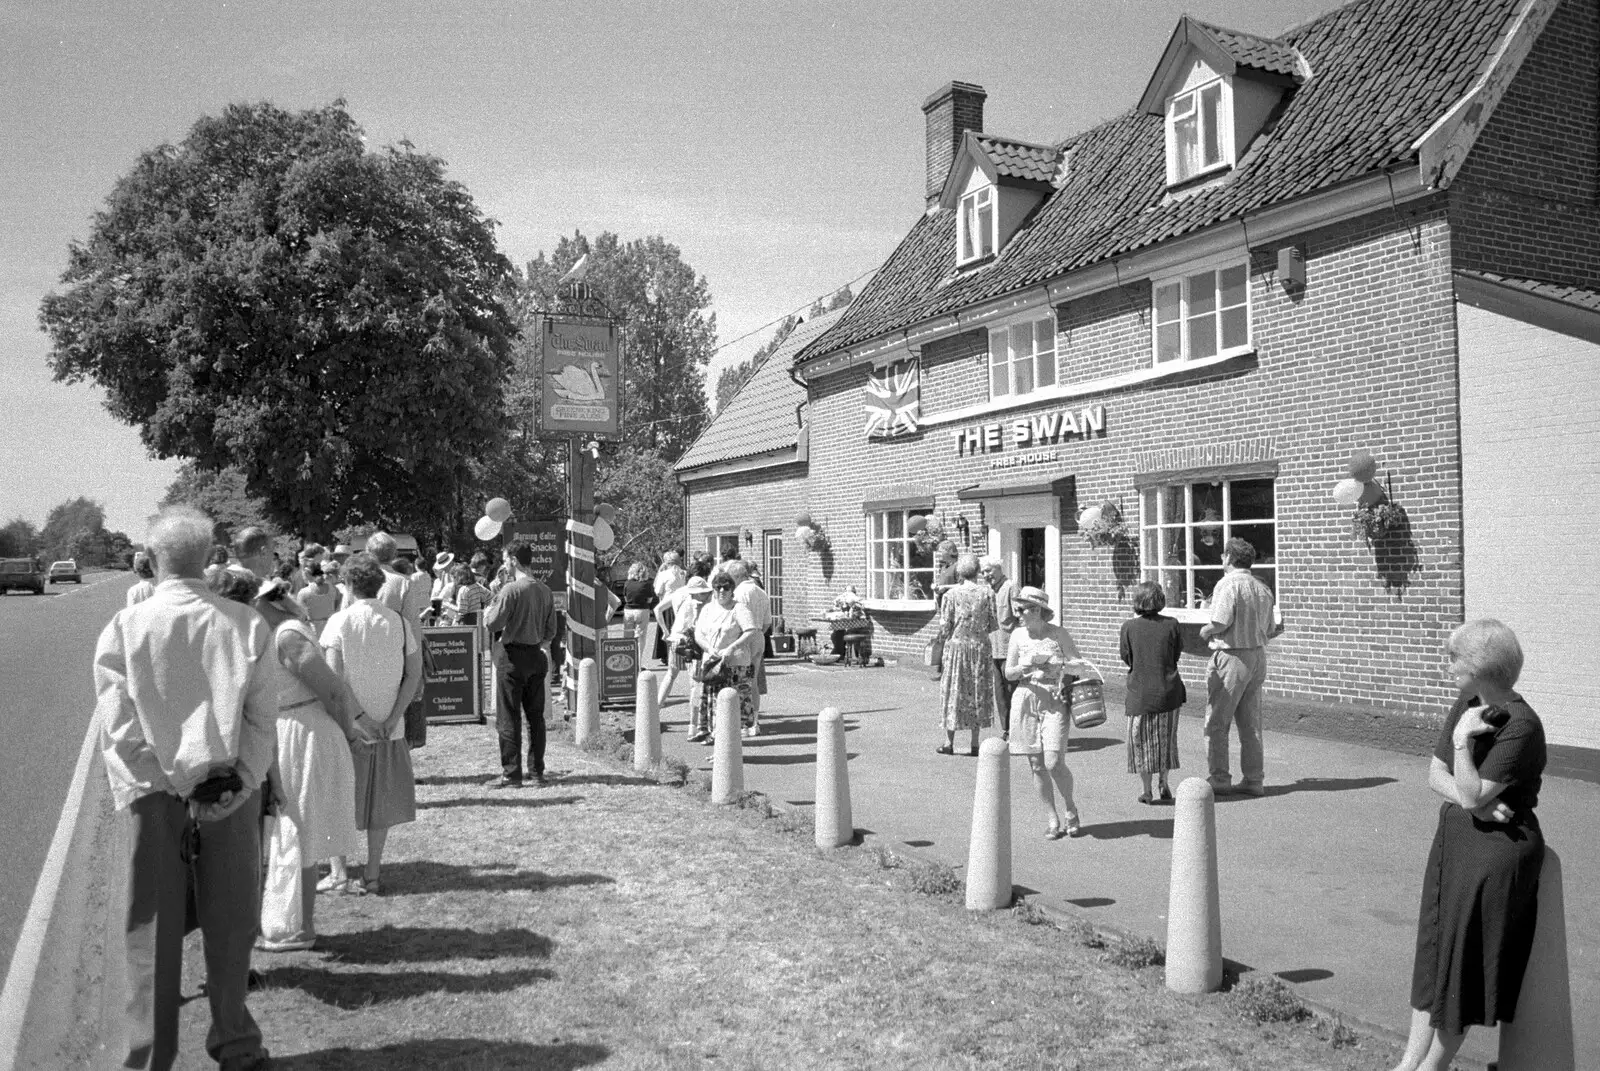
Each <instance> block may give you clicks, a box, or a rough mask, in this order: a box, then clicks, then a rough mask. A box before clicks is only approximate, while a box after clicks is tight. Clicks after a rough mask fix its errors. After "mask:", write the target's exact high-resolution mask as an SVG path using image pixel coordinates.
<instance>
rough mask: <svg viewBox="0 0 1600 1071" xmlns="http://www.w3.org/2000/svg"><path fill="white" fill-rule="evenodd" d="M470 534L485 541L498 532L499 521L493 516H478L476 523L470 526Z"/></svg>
mask: <svg viewBox="0 0 1600 1071" xmlns="http://www.w3.org/2000/svg"><path fill="white" fill-rule="evenodd" d="M472 534H473V535H475V536H477V537H478V538H479V539H481V540H483V541H484V542H485V543H487V542H489V540H491V539H493V538H494V537H495V536H497V535H499V534H500V522H499V521H497V520H495V519H494V518H493V517H479V518H478V523H477V524H475V525H473V526H472Z"/></svg>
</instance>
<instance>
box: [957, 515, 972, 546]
mask: <svg viewBox="0 0 1600 1071" xmlns="http://www.w3.org/2000/svg"><path fill="white" fill-rule="evenodd" d="M971 531H972V530H971V528H969V527H968V525H967V517H966V514H964V513H958V514H956V532H957V533H958V534H959V535H960V536H961V542H963V543H970V542H972V540H971V539H970V538H969V536H970V534H971Z"/></svg>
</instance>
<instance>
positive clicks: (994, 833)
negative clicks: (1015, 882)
mask: <svg viewBox="0 0 1600 1071" xmlns="http://www.w3.org/2000/svg"><path fill="white" fill-rule="evenodd" d="M1010 906H1011V755H1010V748H1009V747H1008V746H1007V744H1006V742H1005V741H1004V740H1002V739H1000V738H999V737H998V736H991V737H990V738H989V739H987V740H985V741H984V742H983V744H982V746H980V747H979V748H978V787H977V789H976V791H975V792H974V793H973V797H972V836H971V837H970V838H969V839H968V841H967V909H968V910H969V911H998V910H1000V909H1001V908H1003V907H1010Z"/></svg>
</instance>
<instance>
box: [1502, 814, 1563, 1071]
mask: <svg viewBox="0 0 1600 1071" xmlns="http://www.w3.org/2000/svg"><path fill="white" fill-rule="evenodd" d="M1577 1066H1578V1057H1577V1053H1576V1046H1575V1043H1574V1040H1573V1035H1572V978H1571V975H1570V974H1569V973H1568V970H1567V912H1566V897H1565V895H1564V894H1563V892H1562V888H1561V857H1560V856H1559V855H1557V854H1556V853H1555V851H1554V850H1553V849H1552V848H1550V847H1549V845H1546V846H1545V849H1544V866H1543V868H1542V869H1540V871H1539V922H1538V924H1537V926H1536V927H1535V929H1534V931H1533V951H1532V953H1531V954H1530V955H1529V956H1528V968H1527V970H1526V971H1524V972H1523V974H1522V992H1521V994H1519V995H1518V997H1517V1017H1516V1018H1515V1019H1514V1020H1513V1021H1511V1022H1509V1023H1501V1024H1500V1063H1499V1068H1500V1071H1574V1069H1575V1068H1576V1067H1577Z"/></svg>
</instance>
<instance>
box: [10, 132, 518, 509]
mask: <svg viewBox="0 0 1600 1071" xmlns="http://www.w3.org/2000/svg"><path fill="white" fill-rule="evenodd" d="M510 278H511V270H510V265H509V264H508V263H507V262H506V260H505V259H504V258H503V257H502V256H501V255H500V253H499V252H498V251H497V250H496V248H495V244H494V234H493V229H492V225H491V224H490V222H489V221H487V220H485V219H484V218H483V216H482V215H481V214H480V213H479V211H478V209H477V207H476V206H475V205H474V204H473V201H472V198H471V196H470V195H469V194H468V193H467V191H466V189H465V188H464V187H463V186H461V185H460V184H459V183H456V182H453V181H450V180H448V179H446V178H445V176H444V163H443V161H441V160H439V159H438V158H437V157H434V156H430V155H427V154H425V153H420V152H417V151H415V149H414V148H413V147H412V146H411V145H410V144H409V143H404V142H402V143H401V145H400V146H398V147H388V148H384V149H381V150H377V151H368V150H367V149H366V148H365V145H364V139H363V138H362V136H361V131H360V128H359V127H357V125H356V123H355V121H354V120H353V119H352V118H351V117H350V115H349V114H348V112H346V110H345V107H344V104H343V102H342V101H340V102H336V103H334V104H331V105H329V106H327V107H323V108H316V109H312V110H309V111H303V112H288V111H285V110H282V109H280V108H277V107H275V106H273V105H271V104H254V105H233V106H230V107H229V108H227V109H226V110H225V111H224V112H223V113H222V114H221V115H219V116H214V117H206V118H203V119H201V120H200V121H199V122H197V123H196V124H195V125H194V126H193V128H192V129H191V130H190V131H189V134H188V136H187V137H186V138H185V139H184V140H183V141H182V142H181V143H180V144H178V145H176V146H173V145H163V146H161V147H159V148H156V149H152V150H150V151H148V152H146V153H144V154H143V155H141V156H140V158H139V159H138V161H137V162H136V163H135V165H134V167H133V168H132V170H130V171H129V172H128V173H127V174H126V175H124V176H123V177H122V178H120V179H118V180H117V183H116V185H115V186H114V188H113V189H112V191H111V194H110V197H109V198H108V201H107V204H106V207H105V209H104V210H103V211H101V212H100V213H98V214H97V215H96V217H95V219H94V223H93V226H92V228H91V231H90V235H89V238H88V240H87V241H85V242H83V243H81V244H79V243H77V242H74V243H73V244H72V245H71V247H70V249H69V263H68V267H67V270H66V272H65V273H64V274H63V275H62V279H61V281H62V283H63V284H64V286H65V290H64V291H63V292H61V293H55V294H50V295H48V296H47V297H46V298H45V300H44V303H43V306H42V309H41V313H40V320H41V323H42V326H43V327H44V329H45V330H46V331H47V332H48V333H49V335H50V338H51V342H52V353H51V357H50V361H51V366H52V368H53V370H54V372H55V377H56V379H58V380H64V381H67V382H76V381H79V380H84V379H90V380H93V381H94V382H96V383H98V384H99V385H100V386H102V387H103V388H104V389H105V391H106V395H107V398H106V405H107V408H108V409H109V410H110V411H111V412H112V414H113V415H115V416H116V417H118V418H119V419H121V420H123V421H126V422H127V423H129V424H134V425H137V426H138V427H139V429H140V434H141V437H142V438H143V440H144V443H145V445H146V446H147V447H148V448H149V449H150V451H151V452H152V453H153V454H155V455H156V456H158V457H185V458H191V459H193V460H194V461H195V462H196V463H197V464H198V466H199V467H200V468H201V469H204V470H208V471H213V472H220V471H221V470H223V469H225V468H228V467H233V468H235V469H237V471H239V472H240V473H242V474H243V476H244V480H245V486H246V488H247V490H248V491H249V493H250V494H251V495H252V496H255V497H256V498H258V499H260V500H261V501H262V503H263V504H264V507H265V509H266V511H267V514H268V516H270V517H271V518H272V519H273V520H275V521H276V522H277V523H278V524H279V526H281V527H283V528H285V529H287V530H289V531H293V532H297V533H303V534H306V535H310V536H314V537H324V538H325V537H326V535H327V534H328V533H329V532H330V531H331V530H332V529H333V528H334V527H336V526H337V525H339V524H342V523H345V522H347V521H351V520H367V521H371V522H382V523H387V524H397V525H401V526H407V525H417V524H421V523H424V522H426V521H428V520H430V519H438V518H440V517H442V516H443V515H444V514H445V513H447V512H448V507H449V505H450V503H451V502H452V501H453V499H454V498H455V497H456V496H454V495H453V494H452V492H453V491H455V490H456V489H457V488H459V487H460V486H461V485H462V483H463V481H464V480H466V479H467V477H468V475H469V465H470V463H471V462H472V460H473V459H474V458H477V457H478V456H480V455H482V454H484V453H485V452H487V451H489V450H491V449H492V448H493V447H494V445H495V444H496V443H497V442H498V440H499V438H500V436H501V434H502V427H501V422H500V416H501V389H502V386H503V383H504V380H505V377H506V374H507V372H508V371H509V368H510V348H509V346H510V336H511V335H512V333H513V332H514V330H515V325H514V324H513V322H512V320H511V317H510V315H509V313H508V311H507V309H506V308H505V306H504V304H503V303H502V300H501V299H502V296H503V294H504V291H505V287H506V286H507V284H508V282H509V280H510Z"/></svg>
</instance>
